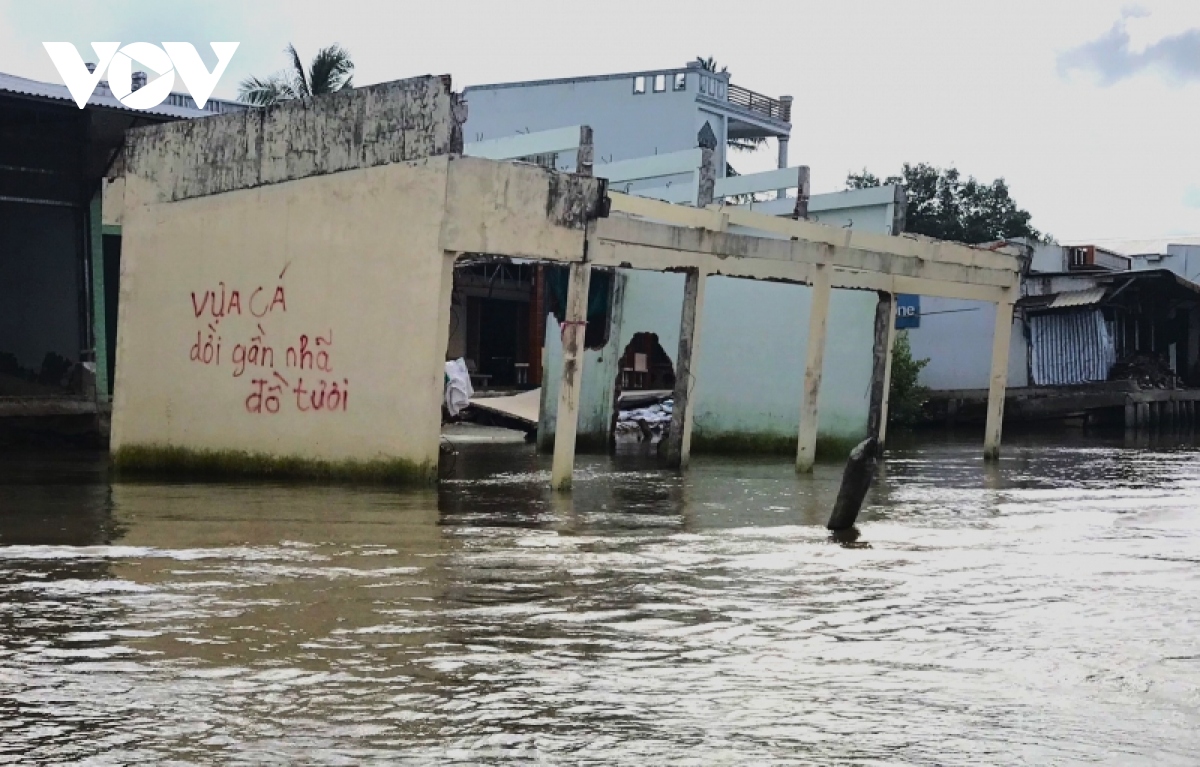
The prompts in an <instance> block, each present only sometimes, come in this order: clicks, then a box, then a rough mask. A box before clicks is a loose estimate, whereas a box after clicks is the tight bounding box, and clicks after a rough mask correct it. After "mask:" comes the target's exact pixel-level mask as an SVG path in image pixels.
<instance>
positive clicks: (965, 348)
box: [903, 296, 1029, 391]
mask: <svg viewBox="0 0 1200 767" xmlns="http://www.w3.org/2000/svg"><path fill="white" fill-rule="evenodd" d="M995 323H996V305H995V304H993V303H989V302H985V301H962V300H959V299H956V298H933V297H930V296H921V327H919V328H910V329H908V330H906V331H903V332H906V333H907V334H908V342H909V345H910V346H911V347H912V354H913V358H914V359H925V358H928V359H929V364H928V365H927V366H926V367H925V369H924V370H922V371H921V376H920V382H921V384H922V385H924V386H928V387H929V388H930V389H933V390H934V391H944V390H946V389H986V388H988V379H989V377H990V375H991V367H992V332H993V330H994V329H995ZM1028 358H1029V342H1028V340H1027V338H1026V334H1025V325H1024V323H1023V322H1022V321H1021V320H1020V319H1017V320H1015V321H1014V324H1013V331H1012V340H1011V342H1010V344H1009V352H1008V385H1009V386H1028V385H1029V362H1028Z"/></svg>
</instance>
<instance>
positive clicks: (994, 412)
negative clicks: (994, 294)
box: [983, 288, 1013, 461]
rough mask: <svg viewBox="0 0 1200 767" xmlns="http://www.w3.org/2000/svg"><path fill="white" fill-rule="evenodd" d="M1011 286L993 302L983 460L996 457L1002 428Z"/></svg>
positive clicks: (1010, 320)
mask: <svg viewBox="0 0 1200 767" xmlns="http://www.w3.org/2000/svg"><path fill="white" fill-rule="evenodd" d="M1012 324H1013V302H1012V289H1011V288H1009V289H1008V290H1006V291H1005V297H1004V300H1003V301H1000V302H999V303H997V304H996V327H995V328H994V329H993V330H992V372H991V378H990V379H989V385H988V409H987V425H986V426H985V427H984V428H985V431H984V437H983V457H984V460H988V461H996V460H999V458H1000V435H1001V434H1002V433H1003V431H1004V391H1005V389H1006V387H1007V386H1008V345H1009V342H1010V341H1011V339H1012Z"/></svg>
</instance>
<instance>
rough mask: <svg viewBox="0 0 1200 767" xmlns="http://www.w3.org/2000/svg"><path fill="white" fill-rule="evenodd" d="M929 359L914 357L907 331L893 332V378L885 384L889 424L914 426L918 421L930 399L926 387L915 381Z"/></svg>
mask: <svg viewBox="0 0 1200 767" xmlns="http://www.w3.org/2000/svg"><path fill="white" fill-rule="evenodd" d="M928 364H929V360H928V359H923V360H915V359H913V356H912V347H911V346H909V344H908V333H906V332H904V331H900V332H899V333H897V334H896V342H895V344H894V345H893V346H892V381H891V386H890V387H888V423H889V424H894V425H896V426H903V427H909V426H914V425H916V424H917V423H920V421H921V410H922V408H923V407H924V406H925V401H926V400H928V399H929V389H927V388H925V387H924V386H922V385H921V384H920V383H919V382H918V378H919V377H920V375H921V371H922V370H923V369H924V368H925V366H926V365H928Z"/></svg>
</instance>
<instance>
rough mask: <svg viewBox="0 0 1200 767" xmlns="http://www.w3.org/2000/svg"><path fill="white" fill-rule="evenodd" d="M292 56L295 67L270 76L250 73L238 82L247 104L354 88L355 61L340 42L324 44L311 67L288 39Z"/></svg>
mask: <svg viewBox="0 0 1200 767" xmlns="http://www.w3.org/2000/svg"><path fill="white" fill-rule="evenodd" d="M284 53H286V54H287V55H288V56H289V57H290V58H291V60H292V66H291V69H285V70H282V71H280V72H276V73H275V74H273V75H270V76H269V77H266V78H261V77H255V76H251V77H247V78H246V79H245V80H242V82H241V83H240V84H239V85H238V98H239V99H240V100H241V101H244V102H245V103H247V104H254V105H255V106H260V107H268V106H271V105H272V104H278V103H279V102H281V101H287V100H289V99H297V98H300V99H303V98H309V97H310V96H323V95H325V94H326V93H334V92H336V91H340V90H341V89H342V88H353V87H354V85H353V83H352V77H351V73H353V72H354V62H353V61H351V60H350V52H349V51H347V50H346V49H345V48H343V47H341V46H340V45H338V44H337V43H334V44H333V45H331V46H329V47H328V48H322V49H321V50H319V51H317V55H316V56H314V57H313V60H312V63H311V64H309V66H308V71H307V72H305V71H304V65H303V64H302V63H300V54H298V53H296V47H295V46H294V45H292V44H291V43H288V47H287V48H285V49H284Z"/></svg>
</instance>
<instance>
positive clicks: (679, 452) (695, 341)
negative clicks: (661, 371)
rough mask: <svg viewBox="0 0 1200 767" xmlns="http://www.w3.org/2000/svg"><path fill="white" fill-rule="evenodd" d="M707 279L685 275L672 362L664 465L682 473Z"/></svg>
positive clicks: (689, 447)
mask: <svg viewBox="0 0 1200 767" xmlns="http://www.w3.org/2000/svg"><path fill="white" fill-rule="evenodd" d="M706 279H707V277H706V275H705V274H703V273H702V272H700V271H698V270H695V269H693V270H691V271H689V272H688V273H687V280H686V281H685V282H684V285H683V312H682V314H681V316H680V318H679V355H678V356H677V357H676V360H675V394H674V398H675V409H674V410H673V411H672V412H671V430H670V431H669V432H668V433H667V465H668V466H670V467H671V468H673V469H685V468H687V465H688V459H689V458H690V457H691V452H692V414H693V412H694V410H695V408H694V407H693V402H692V392H693V391H694V390H695V384H696V376H695V374H694V373H693V371H694V370H695V369H696V355H697V354H698V353H699V350H700V320H701V317H702V316H703V312H704V283H705V282H706Z"/></svg>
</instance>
